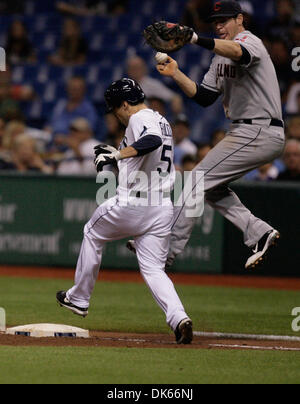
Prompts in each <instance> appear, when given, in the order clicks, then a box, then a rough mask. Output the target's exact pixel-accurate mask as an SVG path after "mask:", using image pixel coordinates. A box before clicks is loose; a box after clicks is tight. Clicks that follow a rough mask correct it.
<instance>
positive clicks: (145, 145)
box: [131, 135, 162, 157]
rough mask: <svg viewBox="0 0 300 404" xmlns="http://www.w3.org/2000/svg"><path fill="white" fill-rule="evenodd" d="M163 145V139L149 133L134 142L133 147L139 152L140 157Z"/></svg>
mask: <svg viewBox="0 0 300 404" xmlns="http://www.w3.org/2000/svg"><path fill="white" fill-rule="evenodd" d="M161 145H162V140H161V138H160V137H159V136H156V135H147V136H144V137H142V138H141V139H139V140H138V141H137V142H134V143H133V144H132V145H131V147H133V148H134V149H135V150H136V151H137V152H138V155H137V156H138V157H140V156H145V155H146V154H148V153H151V152H153V151H154V150H156V149H158V148H159V147H160V146H161Z"/></svg>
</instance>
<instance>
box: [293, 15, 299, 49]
mask: <svg viewBox="0 0 300 404" xmlns="http://www.w3.org/2000/svg"><path fill="white" fill-rule="evenodd" d="M291 41H292V46H291V47H292V48H297V47H299V46H300V19H299V20H298V21H296V22H295V23H294V25H293V27H292V29H291Z"/></svg>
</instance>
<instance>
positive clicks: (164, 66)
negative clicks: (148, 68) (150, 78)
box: [156, 56, 179, 77]
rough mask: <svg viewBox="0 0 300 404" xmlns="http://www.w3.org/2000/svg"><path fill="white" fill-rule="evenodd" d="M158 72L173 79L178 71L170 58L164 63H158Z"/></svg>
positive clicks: (173, 60) (174, 61) (175, 63)
mask: <svg viewBox="0 0 300 404" xmlns="http://www.w3.org/2000/svg"><path fill="white" fill-rule="evenodd" d="M156 68H157V70H158V72H159V73H160V74H162V75H163V76H168V77H174V76H175V74H176V72H177V71H178V70H179V69H178V63H177V62H176V60H175V59H173V58H171V57H170V56H169V57H168V59H167V60H166V62H164V63H158V64H157V66H156Z"/></svg>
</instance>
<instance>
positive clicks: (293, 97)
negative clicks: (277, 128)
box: [285, 81, 300, 115]
mask: <svg viewBox="0 0 300 404" xmlns="http://www.w3.org/2000/svg"><path fill="white" fill-rule="evenodd" d="M299 96H300V82H299V81H298V82H295V83H293V84H292V85H291V87H290V89H289V90H288V93H287V100H286V106H285V112H286V114H287V115H296V114H300V104H299V103H300V101H299Z"/></svg>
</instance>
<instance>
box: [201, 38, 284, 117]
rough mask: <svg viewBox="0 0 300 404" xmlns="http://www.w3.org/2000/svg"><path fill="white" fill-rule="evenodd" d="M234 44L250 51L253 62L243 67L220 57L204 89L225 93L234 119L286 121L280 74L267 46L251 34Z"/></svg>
mask: <svg viewBox="0 0 300 404" xmlns="http://www.w3.org/2000/svg"><path fill="white" fill-rule="evenodd" d="M234 41H237V42H239V43H240V45H241V46H243V47H244V48H246V49H247V51H248V52H249V54H250V56H251V61H250V63H249V64H248V65H239V64H238V63H236V62H234V61H232V60H231V59H228V58H225V57H222V56H219V55H216V56H215V57H214V58H213V60H212V64H211V66H210V69H209V71H208V72H207V74H206V75H205V77H204V79H203V82H202V86H203V87H205V88H207V89H208V90H212V91H215V92H218V93H220V94H221V93H222V94H223V97H224V98H223V104H224V109H225V114H226V117H227V118H229V119H231V120H238V119H259V118H267V119H269V118H275V119H282V107H281V98H280V90H279V84H278V80H277V76H276V71H275V68H274V65H273V63H272V60H271V57H270V55H269V53H268V52H267V49H266V48H265V46H264V44H263V43H262V41H261V40H260V39H259V38H258V37H257V36H255V35H253V34H252V33H251V32H250V31H244V32H241V33H240V34H238V35H237V36H236V37H235V38H234Z"/></svg>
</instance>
